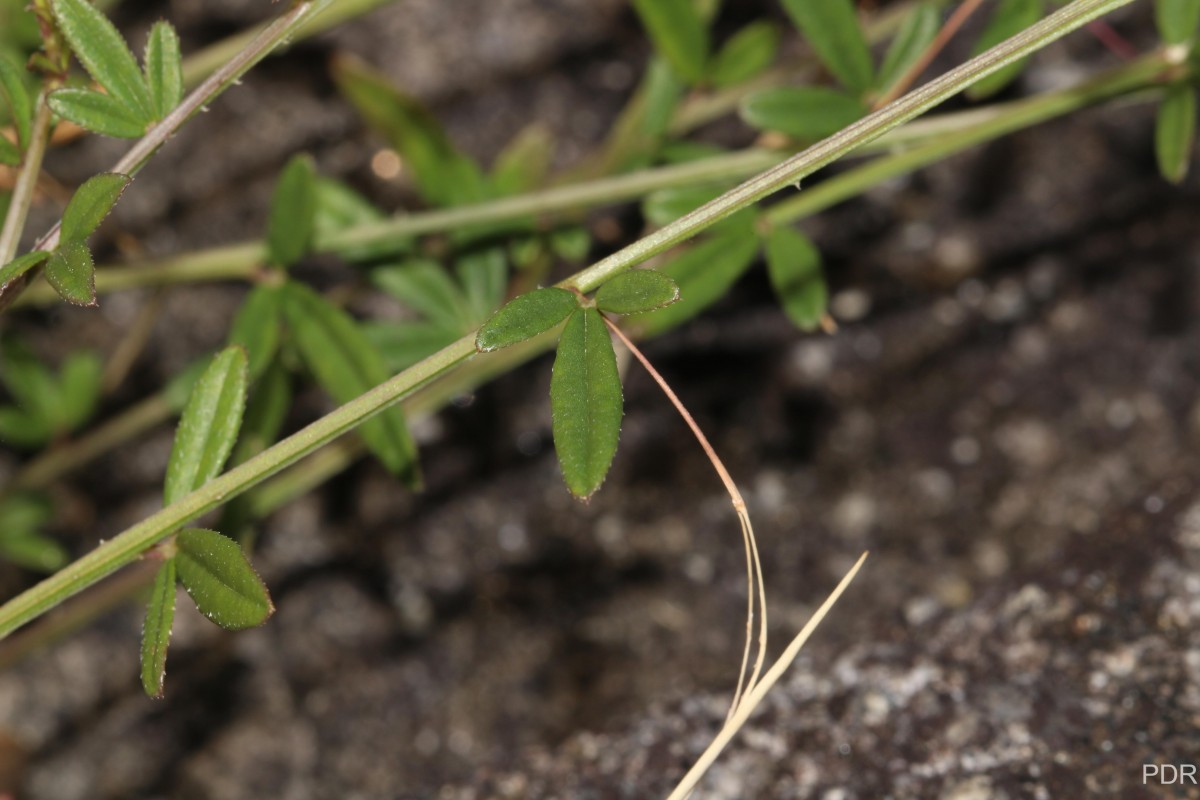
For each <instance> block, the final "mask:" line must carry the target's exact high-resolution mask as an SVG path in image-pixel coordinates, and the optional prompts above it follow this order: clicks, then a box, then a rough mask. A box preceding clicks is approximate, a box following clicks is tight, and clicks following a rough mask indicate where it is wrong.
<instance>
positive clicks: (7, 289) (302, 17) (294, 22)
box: [0, 0, 330, 311]
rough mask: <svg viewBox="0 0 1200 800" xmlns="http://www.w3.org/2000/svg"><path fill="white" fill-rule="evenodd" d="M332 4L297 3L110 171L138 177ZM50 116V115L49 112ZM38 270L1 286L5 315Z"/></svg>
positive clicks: (47, 240)
mask: <svg viewBox="0 0 1200 800" xmlns="http://www.w3.org/2000/svg"><path fill="white" fill-rule="evenodd" d="M329 2H330V0H304V1H303V2H300V3H297V4H296V5H295V6H293V7H292V8H291V9H290V10H289V11H288V12H286V13H285V14H283V15H281V16H280V17H279V18H278V19H276V20H275V21H274V22H272V23H271V24H270V25H268V26H267V27H266V28H264V29H263V30H262V31H261V32H260V33H259V34H258V35H257V36H255V37H254V39H253V40H251V41H250V42H249V43H248V44H247V45H246V47H245V48H244V49H242V50H241V51H239V52H238V53H237V54H235V55H234V56H233V57H232V58H230V59H229V61H227V62H225V64H223V65H222V66H221V68H220V69H218V70H217V71H215V72H214V73H213V74H212V75H210V76H209V77H208V78H207V79H206V80H205V81H204V82H203V83H201V84H200V86H198V87H197V88H196V89H195V91H193V92H192V93H191V94H190V95H188V96H187V97H186V98H185V99H184V101H183V102H182V103H180V104H179V106H178V107H177V108H175V110H173V111H172V112H171V113H169V114H167V115H166V116H165V117H163V119H162V120H161V121H159V122H158V123H157V124H156V125H155V126H154V127H153V128H151V129H150V130H149V131H148V132H147V133H146V135H145V136H143V137H142V138H141V139H139V140H138V141H137V143H136V144H134V146H133V147H131V148H130V149H129V151H128V152H127V153H125V155H124V156H123V157H122V158H121V159H120V160H119V161H118V162H117V163H116V164H114V165H113V167H112V168H111V169H110V170H109V172H116V173H120V174H122V175H134V174H136V173H137V172H138V171H139V170H140V169H141V168H142V167H143V166H144V165H145V164H146V162H147V161H149V160H150V158H151V157H153V155H154V154H155V153H156V152H157V151H158V149H159V148H161V147H162V146H163V145H164V144H166V142H167V140H168V139H170V138H171V137H172V136H174V135H175V132H176V131H178V130H179V128H180V127H182V126H183V124H184V123H185V122H187V121H188V120H189V119H191V118H192V116H193V115H195V114H197V113H199V112H200V111H201V110H202V109H203V108H204V107H205V106H207V105H208V104H209V103H210V102H212V100H213V99H214V98H215V97H217V96H218V95H219V94H221V92H223V91H224V90H225V89H226V88H228V87H229V86H230V85H232V84H233V83H235V82H236V81H237V80H238V79H240V78H241V77H242V76H243V75H245V74H246V72H248V71H249V70H250V69H251V68H252V67H253V66H254V65H255V64H257V63H258V62H259V61H261V60H262V59H263V58H265V57H266V56H267V54H269V53H270V52H271V51H272V50H274V49H275V48H276V47H278V46H279V45H280V44H281V43H282V42H284V41H286V40H287V38H288V37H289V36H291V35H292V34H293V33H295V31H296V28H297V27H298V26H299V25H300V24H302V23H303V22H305V21H306V20H308V18H309V17H311V16H312V15H313V14H315V13H317V12H319V11H321V10H322V9H323V8H324V7H325V6H326V5H328V3H329ZM47 113H48V111H47ZM61 225H62V221H61V220H60V221H59V222H56V223H55V224H54V225H53V226H52V227H51V228H50V230H49V231H47V232H46V233H45V234H44V235H42V237H41V238H40V239H38V241H37V244H35V245H34V249H36V250H47V251H49V250H53V249H54V248H55V247H57V246H58V239H59V232H60V227H61ZM36 272H37V270H30V271H29V272H26V273H25V274H24V275H22V276H21V278H19V279H17V280H14V281H12V282H10V283H8V284H7V285H5V286H0V311H3V310H4V309H5V308H7V307H8V306H9V305H11V304H12V302H13V300H14V299H15V298H16V297H17V295H19V294H20V293H21V292H22V291H23V290H24V288H25V287H26V286H27V285H28V283H29V281H30V280H31V279H32V277H33V275H34V274H35V273H36Z"/></svg>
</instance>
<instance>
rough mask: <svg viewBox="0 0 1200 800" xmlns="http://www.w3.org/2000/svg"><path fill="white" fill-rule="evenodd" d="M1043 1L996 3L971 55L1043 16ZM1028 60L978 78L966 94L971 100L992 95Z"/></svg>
mask: <svg viewBox="0 0 1200 800" xmlns="http://www.w3.org/2000/svg"><path fill="white" fill-rule="evenodd" d="M1043 3H1044V0H1000V4H999V5H998V6H996V9H995V11H993V12H992V16H991V19H989V20H988V24H987V27H986V28H984V29H983V33H982V34H980V36H979V40H978V41H977V42H975V47H974V48H973V49H972V50H971V55H972V56H976V55H979V54H980V53H982V52H983V51H984V50H987V49H988V48H989V47H993V46H995V45H998V44H1000V42H1003V41H1004V40H1005V39H1007V38H1009V37H1010V36H1015V35H1016V34H1018V33H1020V32H1021V31H1023V30H1025V29H1026V28H1028V27H1029V26H1030V25H1032V24H1033V23H1035V22H1037V21H1038V20H1039V19H1041V17H1042V10H1043V9H1042V6H1043ZM1026 63H1028V59H1025V58H1023V59H1021V60H1020V61H1015V62H1013V63H1012V64H1009V65H1008V66H1006V67H1003V68H1001V69H999V70H997V71H995V72H993V73H992V74H991V75H988V76H987V77H985V78H983V79H981V80H979V81H976V82H975V84H974V85H973V86H971V88H969V89H967V97H970V98H971V99H972V100H979V99H982V98H985V97H990V96H991V95H993V94H995V93H996V92H998V91H1000V90H1001V89H1003V88H1004V87H1005V86H1007V85H1008V84H1010V83H1011V82H1012V81H1013V79H1015V78H1016V77H1017V76H1018V75H1020V74H1021V71H1022V70H1024V69H1025V64H1026Z"/></svg>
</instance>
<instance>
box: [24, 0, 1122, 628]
mask: <svg viewBox="0 0 1200 800" xmlns="http://www.w3.org/2000/svg"><path fill="white" fill-rule="evenodd" d="M1131 1H1132V0H1074V2H1072V3H1070V4H1069V5H1067V6H1065V7H1063V8H1062V9H1060V10H1059V11H1057V12H1055V13H1054V14H1052V15H1050V16H1049V17H1047V18H1046V19H1044V20H1042V21H1041V22H1039V23H1037V24H1036V25H1034V26H1032V27H1031V28H1029V29H1027V30H1025V31H1023V32H1022V33H1020V34H1017V35H1016V36H1014V37H1012V38H1011V39H1008V40H1006V41H1005V42H1002V43H1001V44H999V45H997V46H996V47H994V48H992V49H991V50H988V51H987V52H985V53H983V54H981V55H980V56H977V57H976V58H974V59H972V60H971V61H969V62H967V63H965V64H963V65H962V66H960V67H958V68H957V69H955V70H952V71H951V72H949V73H947V74H946V75H944V76H942V77H940V78H938V79H936V80H934V81H932V82H930V83H929V84H927V85H925V86H923V87H921V88H920V89H917V90H915V91H913V92H911V93H910V94H908V95H906V96H905V97H903V98H901V99H899V100H897V101H896V102H894V103H892V104H891V105H889V106H887V107H885V108H883V109H880V110H879V111H877V112H875V113H873V114H871V115H869V116H867V117H865V118H864V119H863V120H861V121H859V122H858V123H855V124H854V125H851V126H850V127H849V128H847V129H845V130H843V131H841V132H839V133H837V134H835V135H834V136H832V137H830V138H829V139H826V140H825V141H823V142H821V143H819V144H817V145H814V146H813V147H811V148H809V149H808V150H805V151H804V152H803V153H800V154H799V155H797V156H794V157H793V158H791V159H788V160H787V161H785V162H784V163H783V164H780V165H779V166H777V167H775V168H773V169H770V170H768V171H767V172H765V173H763V174H762V175H760V176H758V177H755V178H752V179H751V180H749V181H747V182H745V183H743V184H742V185H740V186H738V187H737V188H735V189H733V190H731V191H729V192H727V193H725V194H724V195H722V196H721V197H719V198H717V199H716V200H714V201H712V202H710V203H708V204H706V205H704V206H702V207H701V208H699V209H697V210H695V211H693V212H691V213H690V214H687V215H686V216H684V217H682V218H681V219H679V220H677V221H676V222H674V223H671V224H670V225H667V226H666V227H664V228H662V229H661V230H659V231H657V232H655V233H653V234H651V235H650V236H647V237H645V238H644V239H641V240H639V241H637V242H635V243H633V244H632V245H629V246H628V247H626V248H624V249H622V250H620V251H618V252H617V253H614V254H613V255H611V256H609V257H607V258H605V259H603V260H601V261H600V262H598V263H597V264H595V265H593V266H592V267H589V268H588V269H585V270H583V271H582V272H580V273H578V274H577V275H575V276H574V277H573V278H571V279H569V280H567V281H564V282H563V283H562V284H561V285H564V286H570V287H574V288H576V289H579V290H580V291H583V292H590V291H592V290H593V289H595V288H597V287H598V286H599V285H600V284H602V283H603V282H604V281H606V280H608V279H609V278H611V277H613V276H615V275H617V274H619V273H621V272H623V271H625V270H628V269H630V268H632V267H633V266H635V265H637V264H639V263H641V262H642V261H645V260H646V259H647V258H650V257H651V256H653V255H655V254H657V253H660V252H662V251H663V250H665V249H667V248H668V247H671V246H672V245H674V244H677V243H679V242H681V241H683V240H684V239H686V238H688V237H689V236H691V235H693V234H695V233H697V232H699V231H700V230H703V229H704V228H706V227H708V226H710V225H712V224H714V223H715V222H718V221H720V220H721V219H724V218H726V217H728V216H730V215H731V214H733V213H735V212H736V211H738V210H740V209H741V208H744V207H746V206H748V205H750V204H751V203H754V202H756V201H757V200H760V199H762V198H763V197H765V196H767V195H768V194H770V193H772V192H773V191H776V190H778V189H780V188H782V187H784V186H788V185H791V184H792V183H794V182H795V181H797V180H799V179H800V178H803V177H804V176H806V175H810V174H812V173H813V172H814V171H816V170H817V169H819V168H821V167H822V166H825V165H826V164H829V163H830V162H832V161H834V160H835V159H837V158H839V157H841V156H844V155H846V154H847V153H849V152H851V151H853V150H855V149H857V148H858V147H860V146H861V145H863V144H864V143H866V142H868V141H870V140H872V139H876V138H878V137H879V136H881V135H882V134H884V133H886V132H887V131H888V130H891V129H892V128H894V127H896V126H897V125H900V124H903V123H904V122H906V121H908V120H910V119H912V118H913V117H915V116H917V115H919V114H921V113H923V112H924V111H927V110H928V109H929V108H931V107H933V106H934V105H936V104H937V103H939V102H941V101H943V100H945V99H946V98H948V97H950V96H952V95H954V94H955V93H957V92H959V91H962V90H963V89H965V88H966V87H967V86H969V85H971V84H972V83H973V82H974V81H976V80H979V79H980V78H982V77H984V76H986V75H988V74H991V73H992V72H994V71H995V70H997V69H1000V68H1002V67H1003V66H1005V65H1006V64H1009V63H1011V62H1013V61H1015V60H1017V59H1020V58H1022V57H1024V56H1026V55H1028V54H1029V53H1031V52H1033V51H1034V50H1036V49H1038V48H1039V47H1042V46H1044V45H1046V44H1048V43H1049V42H1051V41H1054V40H1055V39H1058V38H1060V37H1062V36H1064V35H1066V34H1067V33H1069V32H1071V31H1073V30H1075V29H1077V28H1078V27H1080V26H1081V25H1084V24H1086V23H1088V22H1089V21H1091V20H1093V19H1095V18H1097V17H1099V16H1101V15H1102V14H1104V13H1107V12H1109V11H1112V10H1113V9H1115V8H1119V7H1120V6H1123V5H1126V4H1128V3H1129V2H1131ZM474 355H475V347H474V337H472V336H466V337H464V338H462V339H460V340H458V341H457V342H454V343H453V344H450V345H448V346H447V347H445V348H443V349H442V350H440V351H439V352H437V353H435V354H434V355H432V356H430V357H429V358H427V359H425V360H424V361H422V362H420V363H418V364H416V365H414V366H413V367H411V368H409V369H407V370H405V371H404V372H401V373H400V374H398V375H396V376H395V377H393V378H392V379H390V380H388V381H386V382H384V383H383V384H380V385H379V386H376V387H375V388H373V389H371V390H370V391H368V392H366V393H365V394H363V395H361V396H359V397H358V398H356V399H354V400H352V401H350V402H349V403H346V404H345V405H343V406H341V407H340V408H338V409H337V410H335V411H333V412H332V413H330V414H328V415H326V416H325V417H322V418H321V419H319V420H317V421H316V422H314V423H312V424H311V425H309V426H308V427H306V428H304V429H303V430H301V431H299V432H297V433H295V434H293V435H292V436H290V437H288V438H287V439H284V440H283V441H281V442H279V443H278V444H275V445H273V446H272V447H270V448H268V449H267V450H264V451H263V452H262V453H260V454H259V455H257V456H255V457H254V458H252V459H250V460H248V461H246V462H245V463H243V464H241V465H240V466H237V467H235V468H233V469H232V470H230V471H229V472H226V473H225V474H223V475H221V476H220V477H218V478H215V479H214V480H212V481H210V482H209V483H207V484H205V485H204V486H202V487H201V488H199V489H197V490H196V491H194V492H192V493H191V494H189V495H187V496H186V497H184V498H183V499H181V500H179V501H178V502H176V503H174V504H172V505H170V506H168V507H166V508H164V509H162V510H161V511H159V512H158V513H156V514H154V515H152V516H151V517H149V518H148V519H146V520H144V521H142V522H140V523H138V524H137V525H134V526H133V527H131V528H129V529H128V530H126V531H125V532H123V533H121V534H120V535H118V536H117V537H116V538H114V539H111V540H110V541H108V542H105V543H104V544H102V545H100V546H99V547H97V548H96V549H95V550H93V551H92V552H90V553H88V554H87V555H85V556H83V557H82V558H80V559H78V560H77V561H75V562H74V563H72V564H70V565H68V566H67V567H65V568H64V569H62V570H61V571H59V572H58V573H56V574H54V575H52V576H50V577H49V578H46V579H45V580H43V581H42V582H41V583H38V584H37V585H35V586H33V587H32V588H30V589H28V590H26V591H25V592H23V593H21V594H20V595H18V596H17V597H15V598H14V599H12V600H10V601H9V602H8V603H6V604H4V605H3V606H0V636H7V635H8V634H9V633H11V632H12V631H13V630H15V629H16V628H18V627H19V626H21V625H23V624H24V623H26V622H28V621H29V620H31V619H33V618H34V617H37V616H38V615H39V614H42V613H43V612H45V611H46V610H48V609H50V608H53V607H54V606H56V605H57V604H59V603H61V602H62V601H63V600H65V599H66V598H68V597H70V596H71V595H74V594H76V593H78V592H80V591H82V590H83V589H85V588H86V587H88V586H90V585H91V584H93V583H95V582H96V581H98V580H99V579H101V578H103V577H104V576H105V575H108V574H110V573H112V572H114V571H115V570H117V569H119V568H120V567H122V566H124V565H126V564H129V563H131V562H133V561H135V560H136V559H137V558H139V557H140V555H141V554H142V553H143V552H144V551H145V550H146V549H147V548H149V547H151V546H152V545H154V544H155V543H157V542H158V541H160V540H162V539H163V538H165V537H167V536H169V535H170V534H171V533H172V532H174V531H175V530H177V529H178V528H180V527H181V526H182V525H184V524H185V523H186V522H187V521H189V520H191V519H194V518H195V517H198V516H200V515H201V514H204V513H206V512H208V511H211V510H213V509H214V508H216V507H218V506H220V505H221V504H222V503H224V502H226V501H228V500H230V499H232V498H233V497H235V496H237V495H239V494H241V493H243V492H245V491H246V490H248V489H249V488H250V487H252V486H255V485H257V484H258V483H261V482H262V481H263V480H265V479H266V478H268V477H270V476H272V475H274V474H276V473H278V472H279V471H281V470H282V469H284V468H286V467H287V466H289V465H291V464H294V463H296V462H297V461H298V460H300V459H301V458H303V457H304V456H306V455H308V454H309V453H312V452H314V451H315V450H317V449H318V448H320V447H322V446H323V445H325V444H327V443H329V442H330V441H332V440H334V439H335V438H337V437H338V436H341V435H342V434H344V433H346V432H348V431H350V430H352V429H353V428H354V427H356V426H358V425H359V424H361V423H362V422H363V421H365V420H367V419H369V418H370V417H372V416H374V415H376V414H378V413H379V412H380V411H382V410H384V409H385V408H387V407H389V406H391V405H392V404H394V403H396V402H399V401H400V400H402V399H403V398H404V397H406V396H408V395H410V394H412V393H413V392H414V391H416V390H418V389H420V388H422V387H423V386H426V385H428V384H429V383H431V382H432V381H433V380H435V379H437V378H438V377H440V376H441V375H443V374H445V373H447V372H448V371H450V370H451V369H453V368H455V367H456V366H457V365H458V364H460V363H462V362H464V361H466V360H467V359H469V358H472V357H473V356H474Z"/></svg>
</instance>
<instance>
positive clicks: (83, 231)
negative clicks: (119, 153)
mask: <svg viewBox="0 0 1200 800" xmlns="http://www.w3.org/2000/svg"><path fill="white" fill-rule="evenodd" d="M132 180H133V179H132V178H130V177H129V176H128V175H121V174H120V173H116V172H104V173H101V174H99V175H94V176H92V177H91V178H88V179H87V180H86V181H85V182H84V184H83V185H82V186H80V187H79V188H78V189H76V190H75V194H74V195H72V196H71V202H69V203H67V209H66V211H64V212H63V217H62V239H63V241H71V240H75V239H78V240H80V241H82V240H84V239H86V238H88V237H89V236H91V235H92V233H93V232H94V231H95V230H96V228H98V227H100V223H101V222H103V221H104V218H105V217H107V216H108V214H109V212H110V211H112V209H113V206H115V205H116V204H117V200H119V199H120V197H121V194H122V193H123V192H124V191H125V188H126V187H127V186H129V183H130V181H132Z"/></svg>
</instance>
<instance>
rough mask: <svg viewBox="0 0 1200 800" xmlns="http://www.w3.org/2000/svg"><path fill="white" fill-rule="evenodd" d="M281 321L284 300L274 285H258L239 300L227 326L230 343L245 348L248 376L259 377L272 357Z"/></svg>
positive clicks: (275, 349) (251, 377)
mask: <svg viewBox="0 0 1200 800" xmlns="http://www.w3.org/2000/svg"><path fill="white" fill-rule="evenodd" d="M282 324H283V300H282V297H281V295H280V291H279V288H278V287H276V286H265V285H261V284H260V285H258V286H255V287H254V288H253V289H251V290H250V293H249V294H247V295H246V299H245V300H243V301H242V305H241V307H240V308H239V309H238V312H237V316H235V317H234V318H233V325H232V326H231V327H230V329H229V344H236V345H241V346H242V349H244V350H245V351H246V355H247V358H248V363H249V366H248V369H249V375H250V380H251V381H254V380H257V379H258V376H259V375H262V373H263V371H264V370H265V369H266V368H267V366H268V365H269V364H271V362H272V361H273V360H274V358H275V352H276V351H277V350H278V349H279V338H280V334H281V332H282Z"/></svg>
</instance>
